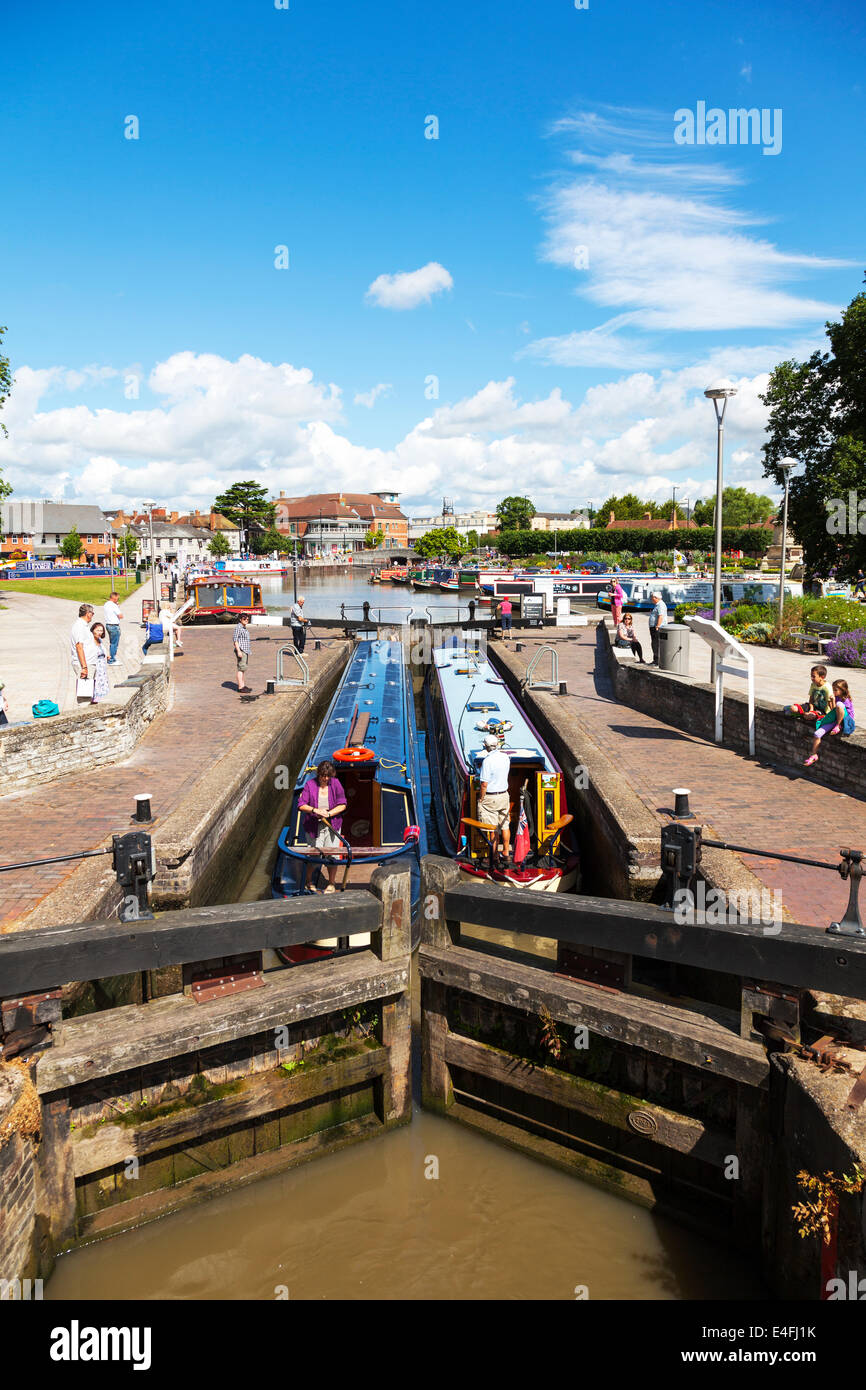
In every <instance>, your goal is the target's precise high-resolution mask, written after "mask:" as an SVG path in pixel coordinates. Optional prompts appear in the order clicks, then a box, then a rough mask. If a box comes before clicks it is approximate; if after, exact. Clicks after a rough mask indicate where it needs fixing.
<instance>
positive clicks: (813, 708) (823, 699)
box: [784, 666, 834, 724]
mask: <svg viewBox="0 0 866 1390" xmlns="http://www.w3.org/2000/svg"><path fill="white" fill-rule="evenodd" d="M811 674H812V684H811V685H810V686H809V694H808V697H807V699H806V702H805V704H802V705H785V708H784V713H785V714H795V715H799V717H800V718H801V719H806V720H808V721H809V723H812V724H817V722H818V720H819V719H822V718H823V717H824V715H825V714H829V712H830V710H831V709H832V708H833V704H834V700H833V691H832V690H831V689H830V687H829V685H828V684H827V667H826V666H813V667H812V672H811Z"/></svg>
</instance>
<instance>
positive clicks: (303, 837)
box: [271, 640, 427, 964]
mask: <svg viewBox="0 0 866 1390" xmlns="http://www.w3.org/2000/svg"><path fill="white" fill-rule="evenodd" d="M422 758H423V736H422V735H420V734H419V733H418V730H417V727H416V723H415V709H414V701H413V693H412V681H411V677H410V675H409V674H408V668H407V667H406V666H405V665H404V662H403V652H402V645H401V643H399V642H389V641H384V640H383V641H366V642H359V643H358V645H357V646H356V648H355V651H354V653H353V656H352V659H351V660H350V662H349V665H348V666H347V668H346V671H345V673H344V675H343V679H342V680H341V682H340V685H339V687H338V689H337V693H336V694H335V696H334V698H333V700H332V701H331V705H330V707H329V709H328V712H327V714H326V715H325V718H324V720H323V722H322V724H321V727H320V728H319V731H318V733H317V734H316V737H315V739H314V741H313V744H312V747H311V748H310V750H309V753H308V755H307V757H306V759H305V761H304V767H303V769H302V771H301V772H300V773H299V775H298V779H297V782H296V784H295V788H294V792H293V794H292V803H291V808H290V811H289V815H288V818H287V822H286V825H285V828H284V829H283V831H282V832H281V834H280V836H279V839H278V842H277V858H276V863H275V865H274V871H273V876H272V880H271V896H272V897H274V898H291V897H298V896H300V895H302V894H304V893H306V892H311V891H314V890H318V889H320V888H321V887H323V886H324V883H325V877H326V874H325V870H326V869H329V868H330V869H332V868H333V867H334V865H336V875H335V880H336V881H335V887H336V889H337V891H344V890H347V889H348V890H351V889H358V888H365V887H366V886H367V885H368V884H369V882H370V877H371V875H372V874H373V872H374V870H375V869H376V868H378V867H379V865H380V864H388V865H389V866H390V867H393V868H395V869H400V868H404V867H405V868H408V869H409V871H410V873H411V876H412V897H413V906H414V905H416V904H417V899H418V894H419V891H420V861H421V856H422V855H424V854H426V852H427V835H426V827H425V822H424V813H423V806H422V803H421V786H422ZM324 759H330V760H331V761H332V762H333V764H334V767H335V769H336V776H337V778H338V780H339V782H340V783H341V785H342V787H343V789H344V791H345V793H346V811H345V812H344V813H343V815H342V826H341V828H340V830H339V832H338V833H337V839H338V840H339V842H340V847H339V849H338V850H334V851H333V852H332V853H322V852H320V851H319V850H317V849H316V848H315V847H314V846H312V845H311V844H309V842H308V836H307V834H306V833H305V829H304V820H305V819H306V817H305V814H304V812H303V811H302V810H301V809H300V806H299V803H300V801H301V793H302V792H303V789H304V787H305V785H306V783H307V781H308V779H309V778H310V777H314V776H315V772H316V768H317V767H318V765H319V764H320V763H321V762H322V761H323V760H324ZM369 940H370V938H369V935H357V936H352V937H349V938H348V940H347V941H346V942H344V947H348V948H350V949H358V948H362V947H363V946H366V945H368V944H369ZM338 947H339V943H338V942H337V941H336V940H326V941H317V942H315V943H312V944H311V945H309V946H297V947H290V948H288V949H286V950H284V951H283V950H281V951H279V952H278V953H277V954H278V955H279V956H280V958H281V960H283V961H284V962H285V963H286V964H297V963H299V962H300V961H304V960H318V959H321V958H322V957H324V956H329V955H333V954H334V952H335V951H336V950H337V949H338Z"/></svg>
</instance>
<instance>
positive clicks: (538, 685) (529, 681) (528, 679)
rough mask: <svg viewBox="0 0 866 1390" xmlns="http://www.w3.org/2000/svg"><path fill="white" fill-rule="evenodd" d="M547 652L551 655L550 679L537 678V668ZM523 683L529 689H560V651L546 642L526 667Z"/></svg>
mask: <svg viewBox="0 0 866 1390" xmlns="http://www.w3.org/2000/svg"><path fill="white" fill-rule="evenodd" d="M545 653H547V655H548V656H549V657H550V680H536V679H535V670H536V667H537V666H538V665H539V663H540V661H541V658H542V657H543V656H544V655H545ZM523 684H524V685H525V686H526V689H527V690H558V689H559V653H558V652H557V651H556V648H555V647H551V646H549V645H548V644H547V643H545V645H544V646H543V647H539V648H538V651H537V652H536V653H535V656H534V657H533V658H532V660H531V661H530V663H529V665H528V666H527V668H526V675H525V676H524V678H523Z"/></svg>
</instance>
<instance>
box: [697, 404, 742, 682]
mask: <svg viewBox="0 0 866 1390" xmlns="http://www.w3.org/2000/svg"><path fill="white" fill-rule="evenodd" d="M736 394H737V388H736V386H731V384H730V382H728V381H720V382H719V383H718V384H717V385H716V386H710V387H708V389H707V390H706V391H705V392H704V395H705V396H706V397H707V399H708V400H711V401H712V403H713V406H714V408H715V412H716V425H717V440H716V517H715V520H716V536H715V540H716V544H715V565H714V569H713V622H715V623H717V622H719V621H720V619H721V616H722V453H723V450H724V443H725V411H726V410H727V407H728V399H729V398H730V397H731V396H735V395H736ZM715 678H716V653H715V650H713V654H712V660H711V668H710V679H711V680H713V681H714V680H715Z"/></svg>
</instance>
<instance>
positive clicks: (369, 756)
mask: <svg viewBox="0 0 866 1390" xmlns="http://www.w3.org/2000/svg"><path fill="white" fill-rule="evenodd" d="M331 757H332V758H333V760H334V762H335V763H350V764H351V763H372V762H375V760H376V754H375V753H374V752H373V750H372V748H338V749H337V751H336V753H332V754H331Z"/></svg>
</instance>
